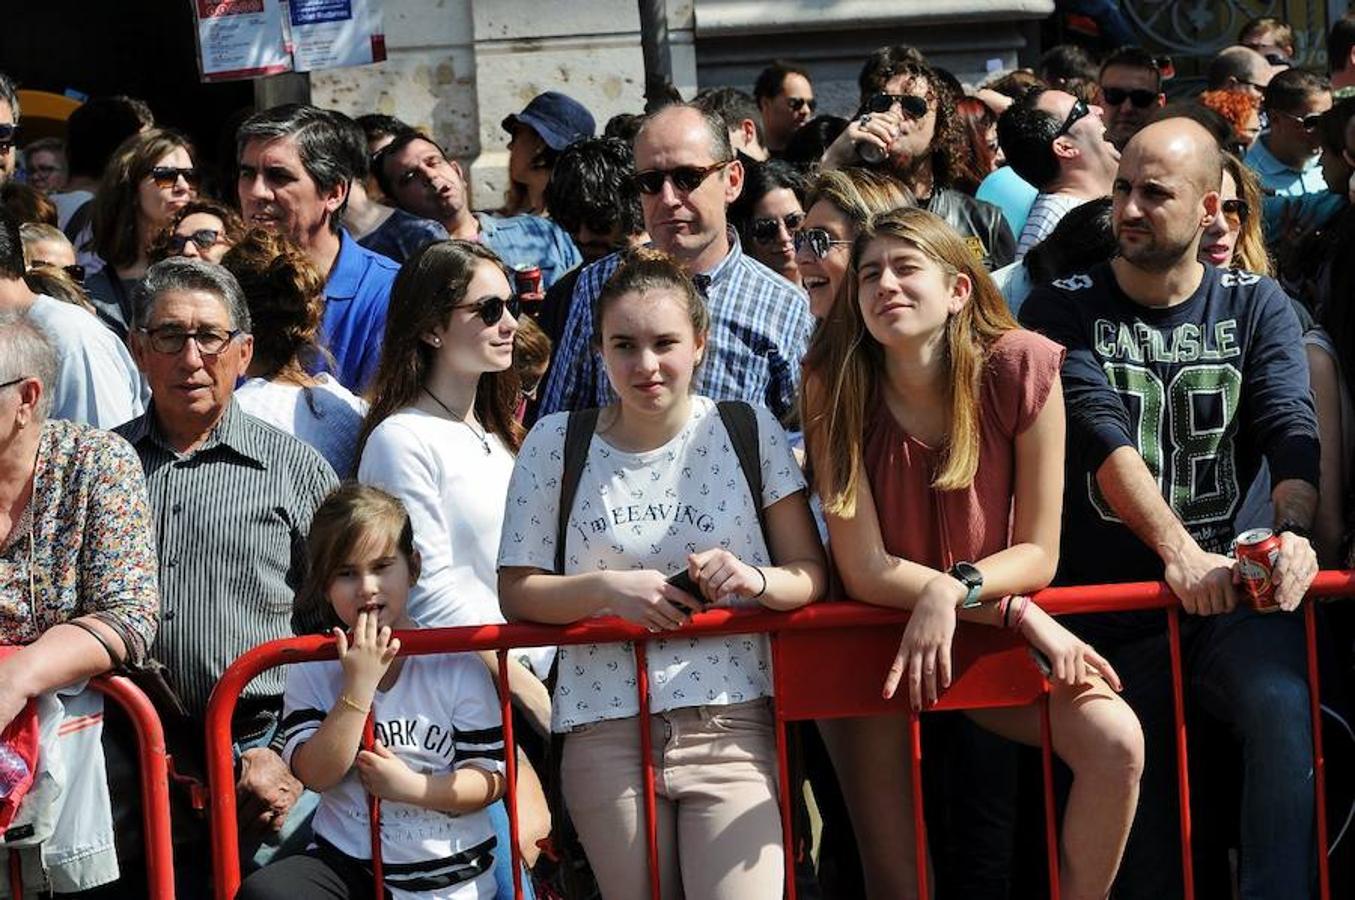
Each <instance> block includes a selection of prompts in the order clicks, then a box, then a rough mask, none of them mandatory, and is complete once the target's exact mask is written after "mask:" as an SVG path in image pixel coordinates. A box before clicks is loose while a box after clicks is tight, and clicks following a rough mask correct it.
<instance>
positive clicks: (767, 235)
mask: <svg viewBox="0 0 1355 900" xmlns="http://www.w3.org/2000/svg"><path fill="white" fill-rule="evenodd" d="M804 220H805V214H804V213H802V212H793V213H787V214H786V215H784V216H782V217H781V218H779V219H778V218H775V217H771V216H767V217H760V218H757V219H754V220H753V223H752V225H751V226H750V227H749V229H748V231H749V233H750V234H752V236H753V240H755V241H757V242H758V243H759V244H771V243H774V242H775V241H777V240H779V239H780V237H781V225H782V223H784V224H785V226H786V234H789V235H790V236H791V237H794V236H795V232H796V230H797V229H799V227H800V225H801V224H802V223H803V222H804Z"/></svg>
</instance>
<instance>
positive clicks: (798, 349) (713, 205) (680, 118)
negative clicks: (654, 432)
mask: <svg viewBox="0 0 1355 900" xmlns="http://www.w3.org/2000/svg"><path fill="white" fill-rule="evenodd" d="M635 168H636V170H637V171H638V174H637V175H636V176H635V183H636V186H637V187H638V188H639V191H640V207H641V210H642V211H643V213H644V220H645V226H646V229H647V230H648V232H649V235H650V237H651V238H652V240H653V245H654V246H655V247H656V248H657V249H659V250H662V251H664V252H665V253H669V254H671V255H672V256H673V257H674V258H676V259H677V260H678V261H679V262H680V263H681V264H682V265H683V266H684V267H685V268H686V269H687V271H689V272H690V273H691V274H692V276H693V277H694V279H695V280H696V283H697V288H698V289H699V290H700V291H701V292H702V293H703V294H704V296H705V298H706V304H707V306H709V308H710V321H711V326H710V337H709V342H708V343H707V345H706V354H705V359H704V361H703V362H702V364H701V367H700V368H699V369H697V371H696V376H695V378H694V380H693V382H692V389H693V390H694V391H696V392H697V393H700V394H702V395H704V396H706V397H710V398H712V399H715V400H745V401H747V402H749V403H756V404H758V405H760V406H765V407H767V408H768V409H770V410H771V411H772V412H773V413H775V414H776V415H777V416H785V415H786V414H787V413H789V412H790V411H791V410H792V408H793V407H794V404H795V391H796V386H797V385H798V384H799V376H800V358H801V357H802V356H804V353H805V349H806V347H807V346H808V343H809V333H810V331H811V329H812V328H813V318H812V317H811V316H810V314H809V299H808V297H806V296H805V294H804V292H803V291H801V290H799V289H798V288H796V287H795V286H794V285H792V284H791V283H790V282H789V281H786V280H785V279H784V278H782V277H781V276H780V275H777V274H776V273H775V272H773V271H772V270H771V269H768V268H767V267H766V266H764V265H762V264H761V263H759V262H757V261H756V260H754V259H753V258H752V257H749V256H745V255H744V254H743V252H742V250H741V249H740V248H739V241H738V238H737V236H736V235H735V234H734V230H733V229H732V228H730V227H729V225H728V220H727V217H726V207H727V206H728V205H729V204H730V203H731V202H733V201H734V200H735V199H736V198H737V197H738V196H739V192H740V191H741V190H743V177H744V176H743V165H742V163H740V162H739V161H738V160H737V159H735V157H734V150H733V148H732V147H731V146H730V143H729V130H728V129H727V128H726V127H725V123H724V120H723V119H721V118H720V117H719V116H718V115H716V114H715V113H708V112H704V111H703V110H701V109H698V108H697V107H695V106H691V105H688V104H674V105H672V106H667V107H664V108H663V109H662V110H660V111H659V112H656V113H654V114H653V115H652V116H650V117H649V118H648V119H646V120H645V123H644V125H642V126H641V128H640V132H639V133H638V134H637V135H636V136H635ZM620 262H621V254H619V253H613V254H611V255H610V256H605V257H603V258H602V259H600V260H599V261H597V262H596V263H594V264H593V265H591V266H589V267H587V268H586V269H584V270H583V273H582V274H581V275H580V276H579V283H578V285H577V286H576V287H575V289H574V297H573V300H572V301H571V303H570V307H569V315H568V318H567V319H566V321H565V327H564V333H563V335H562V336H561V339H560V343H559V345H558V347H557V348H556V352H555V358H554V360H553V361H552V364H551V373H550V376H549V380H548V381H547V382H546V384H545V392H544V394H543V396H542V401H541V409H540V415H547V414H549V413H553V412H558V411H560V410H562V409H571V410H572V409H583V408H586V407H590V406H605V405H606V404H608V403H610V402H611V398H612V391H611V386H610V385H609V384H608V383H607V376H606V374H605V373H604V372H603V369H602V364H601V356H600V354H598V353H597V351H596V350H594V348H593V345H592V340H593V333H594V328H595V327H596V323H595V322H594V321H593V313H592V309H593V299H594V298H595V297H597V295H598V294H599V293H601V291H602V285H603V283H604V282H606V280H607V278H608V277H610V276H611V274H612V273H613V272H614V271H616V268H617V266H619V265H620Z"/></svg>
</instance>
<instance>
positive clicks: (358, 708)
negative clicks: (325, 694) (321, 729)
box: [339, 694, 372, 716]
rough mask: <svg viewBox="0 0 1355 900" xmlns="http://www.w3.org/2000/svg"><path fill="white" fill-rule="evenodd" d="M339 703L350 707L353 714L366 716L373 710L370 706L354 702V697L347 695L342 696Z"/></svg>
mask: <svg viewBox="0 0 1355 900" xmlns="http://www.w3.org/2000/svg"><path fill="white" fill-rule="evenodd" d="M339 702H340V703H342V704H343V705H344V706H346V707H348V708H349V709H351V710H352V711H353V712H360V713H362V714H363V715H364V716H365V715H367V713H369V712H371V711H372V708H371V706H370V705H368V706H363V705H362V704H361V703H358V702H357V701H356V700H354V699H353V698H352V697H350V696H348V695H347V694H340V695H339Z"/></svg>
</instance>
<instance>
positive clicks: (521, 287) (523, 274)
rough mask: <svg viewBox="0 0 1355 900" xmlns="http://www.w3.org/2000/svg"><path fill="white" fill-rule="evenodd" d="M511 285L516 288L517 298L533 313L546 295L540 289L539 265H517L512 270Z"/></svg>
mask: <svg viewBox="0 0 1355 900" xmlns="http://www.w3.org/2000/svg"><path fill="white" fill-rule="evenodd" d="M513 287H514V288H515V289H516V290H517V293H518V300H520V301H521V302H522V305H523V307H524V308H525V309H527V310H528V311H529V312H532V313H535V312H536V310H537V308H538V307H539V306H540V304H541V301H542V300H544V299H546V295H545V294H544V293H543V292H542V290H541V267H540V266H519V267H518V268H517V269H516V270H514V272H513Z"/></svg>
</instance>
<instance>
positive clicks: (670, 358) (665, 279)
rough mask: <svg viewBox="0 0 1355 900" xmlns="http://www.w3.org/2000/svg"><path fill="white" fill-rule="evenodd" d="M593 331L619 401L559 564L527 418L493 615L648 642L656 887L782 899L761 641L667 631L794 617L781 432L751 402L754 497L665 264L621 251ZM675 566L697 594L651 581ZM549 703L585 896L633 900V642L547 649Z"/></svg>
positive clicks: (637, 787) (697, 323) (820, 580)
mask: <svg viewBox="0 0 1355 900" xmlns="http://www.w3.org/2000/svg"><path fill="white" fill-rule="evenodd" d="M593 321H594V322H597V323H598V345H599V348H600V350H601V352H602V356H603V361H604V364H605V367H606V370H607V377H608V379H609V380H610V382H611V386H612V389H613V391H614V392H615V393H616V395H617V397H618V402H617V403H615V404H613V405H611V406H609V407H607V408H606V409H604V410H602V411H601V413H600V415H599V417H598V420H597V426H596V429H595V431H594V434H593V435H592V436H591V438H590V443H589V446H588V450H587V456H586V461H585V462H584V465H583V472H582V475H581V477H580V480H579V484H578V489H577V493H576V495H575V499H574V502H573V504H572V506H571V508H570V511H569V521H568V528H567V529H566V531H565V534H564V540H565V546H564V555H563V560H564V564H563V571H561V572H559V573H556V572H555V565H556V563H555V560H556V547H555V544H556V523H557V521H558V511H559V504H560V500H559V498H560V493H561V490H560V482H561V477H562V473H563V466H564V462H563V455H564V454H563V447H564V436H565V431H566V424H567V421H568V414H567V413H562V414H557V415H553V416H549V417H547V418H545V419H542V420H541V421H540V422H538V423H537V425H536V427H535V428H534V429H533V430H532V432H531V434H529V435H528V436H527V440H526V442H525V443H524V444H523V446H522V450H521V452H520V453H519V454H518V460H517V466H516V468H515V470H514V472H513V478H512V481H511V482H510V485H509V491H508V509H507V512H506V514H505V518H504V530H503V537H502V540H501V541H500V544H499V567H500V568H499V596H500V600H501V602H502V604H503V609H504V613H505V614H506V615H507V616H508V617H509V618H510V619H526V620H530V621H535V622H544V623H551V624H564V623H568V622H576V621H579V620H580V619H586V618H589V617H591V616H598V615H617V616H621V617H623V618H625V619H628V620H630V621H632V622H636V623H638V624H641V625H644V626H646V627H647V628H648V629H649V630H650V631H651V632H654V633H655V634H656V637H655V638H654V639H653V640H651V641H650V642H649V645H648V657H647V668H648V675H649V684H650V694H651V696H650V708H651V710H652V712H653V717H652V721H651V728H652V730H653V735H654V741H653V747H654V755H655V769H656V776H657V777H656V782H657V783H656V794H657V797H656V800H657V804H658V806H657V810H658V840H659V847H658V864H659V873H660V881H661V883H662V884H663V887H664V896H665V897H677V896H681V894H683V893H685V895H686V896H688V897H701V898H703V900H744V898H749V897H780V896H781V891H782V882H783V880H784V876H783V872H782V866H783V855H782V850H781V822H780V816H779V814H778V810H777V801H776V754H775V741H774V737H773V730H772V715H771V709H770V705H769V703H768V697H769V696H770V695H771V692H772V681H771V672H770V654H769V652H768V646H767V642H766V639H765V637H764V636H759V635H735V636H730V637H702V638H698V637H687V636H684V635H683V634H681V632H680V629H681V627H682V626H683V624H684V623H686V621H687V620H688V618H689V616H690V614H691V612H693V611H695V610H698V609H701V608H702V607H703V606H705V605H707V604H719V605H736V606H754V607H756V606H757V605H759V604H761V605H762V606H765V607H768V608H771V609H792V608H795V607H798V606H803V605H804V604H806V603H809V602H811V601H813V600H815V599H818V598H819V597H820V596H821V594H822V593H823V590H824V562H823V551H822V548H821V547H820V545H819V541H818V537H817V535H816V533H815V529H814V524H813V521H812V519H811V518H810V515H809V507H808V504H807V503H806V501H805V494H804V481H803V479H802V478H801V476H800V470H799V467H798V466H797V465H796V463H795V460H794V457H793V456H792V455H791V452H790V448H789V447H788V446H787V442H786V435H785V432H784V431H783V430H782V429H781V426H780V425H779V424H777V422H776V420H775V419H774V418H773V417H772V416H771V414H770V413H768V412H767V411H766V410H763V409H758V410H757V427H758V434H759V436H760V439H759V458H760V466H761V472H762V484H763V488H762V496H760V497H753V496H752V495H751V491H750V488H749V486H748V481H747V479H746V478H745V477H744V475H743V474H742V470H741V469H740V465H739V459H738V456H737V454H736V451H735V449H734V447H733V444H734V441H733V440H731V438H730V436H729V434H728V433H727V432H726V430H725V428H724V425H723V423H722V419H721V415H720V413H719V412H718V410H717V408H716V405H715V404H714V403H712V402H711V401H710V400H708V399H706V398H704V397H694V396H691V395H690V394H689V393H688V389H689V387H690V385H691V380H692V373H693V370H694V369H695V368H696V366H697V365H699V364H700V361H701V356H702V354H703V353H704V352H705V350H706V346H707V345H706V335H707V325H708V320H707V313H706V308H705V305H704V303H703V302H702V300H701V298H700V296H699V295H698V294H697V291H696V288H695V286H694V285H693V282H692V280H691V279H690V278H689V277H688V276H687V275H686V274H685V273H684V272H683V271H682V270H681V269H680V268H679V267H678V266H677V264H676V263H674V262H673V261H672V260H671V259H670V258H668V257H666V256H664V255H663V254H659V253H655V252H652V251H637V252H636V253H635V254H634V255H633V256H632V257H631V258H630V259H629V260H627V261H626V262H624V263H623V264H622V265H621V267H620V268H619V269H618V270H617V271H616V274H614V275H613V276H612V278H611V280H610V281H609V282H608V283H607V285H606V286H605V287H604V289H603V291H602V293H601V295H600V296H599V298H598V300H597V308H596V309H595V310H594V315H593ZM759 508H762V509H764V510H765V513H766V534H767V539H766V540H764V538H763V532H762V530H761V529H760V528H759V525H758V509H759ZM768 542H770V545H771V546H770V547H769V546H768V545H767V544H768ZM684 571H685V572H686V573H687V574H688V575H689V576H690V578H691V579H692V581H693V582H694V584H695V588H694V590H695V592H696V593H698V594H699V595H700V596H694V595H692V594H688V593H686V592H684V591H682V590H679V589H678V588H677V587H674V586H673V585H671V584H669V583H667V581H666V579H667V578H668V577H669V576H672V575H674V574H676V573H679V572H684ZM552 710H553V723H552V727H553V729H554V730H555V731H557V732H565V733H567V737H566V738H565V740H564V755H563V760H562V765H561V777H562V786H563V793H564V799H565V804H566V807H567V808H568V810H569V813H570V817H571V818H572V819H573V822H574V825H575V826H576V828H577V829H578V832H579V837H580V839H581V840H582V842H583V846H584V850H585V851H586V852H587V854H588V858H589V861H590V863H591V864H592V867H593V871H594V874H595V875H596V876H597V879H598V883H599V885H600V887H601V889H602V894H603V896H604V897H606V898H628V897H639V896H645V895H646V893H647V885H648V866H647V859H648V853H647V850H646V833H645V828H644V802H645V799H644V798H645V794H644V788H643V781H642V768H643V767H642V765H641V760H640V749H639V740H638V737H637V728H638V725H637V723H636V721H635V717H636V715H637V713H638V702H637V697H636V671H635V660H634V656H633V653H632V649H631V645H630V644H628V643H625V644H623V643H616V644H598V645H592V646H588V645H584V646H577V647H562V648H561V649H560V655H559V676H558V680H557V683H556V686H555V696H554V702H553V704H552Z"/></svg>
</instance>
